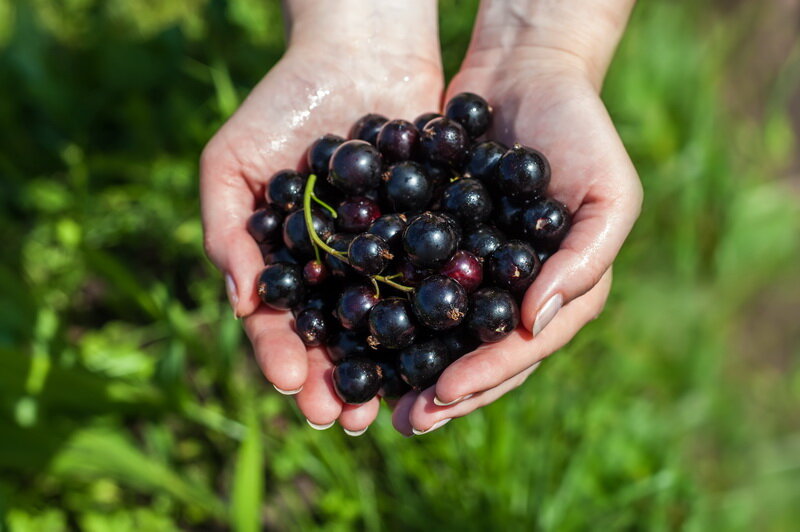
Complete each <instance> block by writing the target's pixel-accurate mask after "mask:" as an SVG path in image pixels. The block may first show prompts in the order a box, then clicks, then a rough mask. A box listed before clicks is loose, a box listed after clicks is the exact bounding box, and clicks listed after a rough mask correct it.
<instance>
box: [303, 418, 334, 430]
mask: <svg viewBox="0 0 800 532" xmlns="http://www.w3.org/2000/svg"><path fill="white" fill-rule="evenodd" d="M306 421H308V426H309V427H311V428H312V429H314V430H325V429H329V428H331V427H332V426H333V424H334V423H336V421H335V420H334V421H331V422H330V423H328V424H327V425H316V424H314V423H312V422H311V421H310V420H308V419H306Z"/></svg>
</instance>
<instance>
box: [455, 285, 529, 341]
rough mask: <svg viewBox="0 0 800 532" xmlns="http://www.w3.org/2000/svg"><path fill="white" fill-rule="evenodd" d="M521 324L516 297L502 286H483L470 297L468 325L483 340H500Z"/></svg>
mask: <svg viewBox="0 0 800 532" xmlns="http://www.w3.org/2000/svg"><path fill="white" fill-rule="evenodd" d="M518 324H519V307H517V303H516V301H514V297H513V296H512V295H511V294H510V293H508V292H506V291H505V290H502V289H500V288H494V287H486V288H481V289H480V290H478V291H477V292H475V293H474V294H472V297H471V299H470V312H469V316H467V321H466V325H467V327H468V328H469V330H470V331H471V332H472V333H473V334H474V335H475V336H477V337H478V339H480V341H482V342H487V343H488V342H499V341H500V340H502V339H503V338H505V337H506V336H508V335H509V334H511V332H512V331H513V330H514V329H515V328H516V327H517V325H518Z"/></svg>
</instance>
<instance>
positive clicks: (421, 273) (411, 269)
mask: <svg viewBox="0 0 800 532" xmlns="http://www.w3.org/2000/svg"><path fill="white" fill-rule="evenodd" d="M397 273H399V274H400V275H401V277H402V278H403V281H402V282H403V284H404V285H406V286H419V284H420V283H421V282H422V280H423V279H425V278H426V277H428V276H430V275H433V273H434V271H433V270H431V269H427V268H420V267H419V266H415V265H414V263H413V262H411V261H410V260H408V258H407V257H404V258H403V259H401V260H400V263H399V264H398V266H397Z"/></svg>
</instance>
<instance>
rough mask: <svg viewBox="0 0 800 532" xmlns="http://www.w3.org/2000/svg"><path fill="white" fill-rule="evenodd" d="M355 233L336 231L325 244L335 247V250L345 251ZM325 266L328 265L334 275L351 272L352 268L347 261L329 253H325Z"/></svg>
mask: <svg viewBox="0 0 800 532" xmlns="http://www.w3.org/2000/svg"><path fill="white" fill-rule="evenodd" d="M353 238H355V235H351V234H348V233H336V234H335V235H333V236H331V237H330V238H329V239H328V240H327V242H325V243H326V244H328V245H329V246H330V247H332V248H333V249H335V250H336V251H340V252H342V253H347V249H348V248H349V247H350V242H352V241H353ZM325 266H327V267H328V271H329V272H330V273H331V275H333V276H334V277H345V276H347V274H348V273H352V271H353V269H352V268H351V267H350V265H349V264H347V262H345V261H343V260H342V259H340V258H338V257H336V256H335V255H333V254H331V253H326V254H325Z"/></svg>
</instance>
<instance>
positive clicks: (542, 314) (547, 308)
mask: <svg viewBox="0 0 800 532" xmlns="http://www.w3.org/2000/svg"><path fill="white" fill-rule="evenodd" d="M563 303H564V298H563V297H562V296H561V294H556V295H554V296H553V297H551V298H550V299H548V300H547V303H545V304H544V305H543V306H542V309H541V310H540V311H539V314H538V315H537V316H536V319H535V320H534V321H533V335H534V336H537V335H538V334H539V333H540V332H542V330H543V329H544V328H545V327H547V324H548V323H550V322H551V321H552V320H553V318H555V317H556V314H557V313H558V311H559V310H560V309H561V305H562V304H563Z"/></svg>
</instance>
